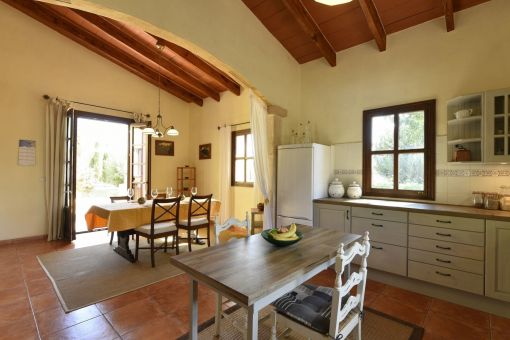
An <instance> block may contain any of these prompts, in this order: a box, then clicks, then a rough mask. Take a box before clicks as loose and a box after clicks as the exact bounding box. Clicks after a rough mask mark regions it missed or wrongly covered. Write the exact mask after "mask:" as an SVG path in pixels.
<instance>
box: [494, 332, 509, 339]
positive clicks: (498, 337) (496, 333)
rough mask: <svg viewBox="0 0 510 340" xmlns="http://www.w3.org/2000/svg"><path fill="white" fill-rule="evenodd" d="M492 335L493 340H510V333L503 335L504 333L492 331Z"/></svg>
mask: <svg viewBox="0 0 510 340" xmlns="http://www.w3.org/2000/svg"><path fill="white" fill-rule="evenodd" d="M491 334H492V337H491V339H492V340H510V333H503V332H498V331H495V330H492V331H491Z"/></svg>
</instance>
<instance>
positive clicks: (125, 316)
mask: <svg viewBox="0 0 510 340" xmlns="http://www.w3.org/2000/svg"><path fill="white" fill-rule="evenodd" d="M167 314H168V313H167V312H166V311H165V310H164V308H163V307H161V306H160V305H159V304H158V303H157V302H155V301H153V300H151V299H145V300H142V301H138V302H135V303H133V304H131V305H129V306H126V307H124V308H121V309H117V310H116V311H113V312H111V313H108V314H105V316H106V318H107V319H108V320H109V321H110V323H111V324H112V325H113V327H114V328H115V330H116V331H117V332H118V333H119V334H120V335H123V334H126V333H129V332H132V331H134V330H135V329H137V328H138V327H141V326H144V325H146V324H148V323H151V322H153V321H156V320H158V319H161V318H162V317H164V316H165V315H167Z"/></svg>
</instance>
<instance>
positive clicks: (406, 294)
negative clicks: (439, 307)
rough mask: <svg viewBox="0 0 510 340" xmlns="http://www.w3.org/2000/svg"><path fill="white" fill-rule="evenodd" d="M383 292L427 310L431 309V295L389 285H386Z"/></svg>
mask: <svg viewBox="0 0 510 340" xmlns="http://www.w3.org/2000/svg"><path fill="white" fill-rule="evenodd" d="M382 294H383V295H387V296H391V297H392V298H394V299H396V300H399V301H401V302H403V303H405V304H408V305H411V306H414V307H418V308H421V309H425V310H428V309H429V307H430V303H431V302H432V298H431V297H428V296H425V295H422V294H418V293H415V292H411V291H408V290H405V289H401V288H397V287H393V286H389V285H388V286H387V287H386V289H385V290H383V292H382Z"/></svg>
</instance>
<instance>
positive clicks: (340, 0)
mask: <svg viewBox="0 0 510 340" xmlns="http://www.w3.org/2000/svg"><path fill="white" fill-rule="evenodd" d="M351 1H352V0H315V2H319V3H321V4H324V5H328V6H336V5H341V4H346V3H348V2H351Z"/></svg>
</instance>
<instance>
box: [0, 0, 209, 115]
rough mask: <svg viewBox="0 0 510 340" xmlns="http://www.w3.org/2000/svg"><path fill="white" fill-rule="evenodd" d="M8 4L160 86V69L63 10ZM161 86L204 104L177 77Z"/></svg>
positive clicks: (12, 0) (28, 0)
mask: <svg viewBox="0 0 510 340" xmlns="http://www.w3.org/2000/svg"><path fill="white" fill-rule="evenodd" d="M1 1H3V2H5V3H6V4H8V5H10V6H12V7H14V8H16V9H18V10H19V11H21V12H23V13H25V14H26V15H28V16H30V17H32V18H33V19H35V20H37V21H39V22H40V23H42V24H44V25H46V26H48V27H49V28H51V29H53V30H55V31H57V32H58V33H60V34H62V35H64V36H65V37H67V38H69V39H71V40H73V41H75V42H76V43H78V44H80V45H82V46H83V47H85V48H87V49H89V50H91V51H93V52H95V53H97V54H99V55H100V56H102V57H104V58H106V59H108V60H110V61H112V62H114V63H115V64H117V65H119V66H121V67H122V68H124V69H126V70H128V71H129V72H131V73H133V74H135V75H137V76H139V77H141V78H142V79H144V80H146V81H148V82H150V83H151V84H153V85H155V86H158V85H159V82H158V76H159V75H158V73H157V72H156V71H154V70H152V69H151V68H149V67H148V66H147V65H145V64H142V63H141V62H139V61H138V60H136V59H134V58H132V57H130V56H128V55H126V54H125V53H124V52H122V51H119V50H118V49H116V48H114V47H113V46H111V45H110V44H108V43H107V42H105V41H103V40H102V39H100V38H98V37H96V36H94V35H93V34H91V33H89V32H88V31H86V30H85V29H83V28H81V27H79V26H77V25H75V24H74V23H72V22H70V21H68V20H67V19H65V18H62V17H61V16H60V15H59V14H57V13H55V12H54V11H52V10H51V9H50V8H48V7H46V5H43V4H42V3H38V2H36V1H32V0H1ZM161 88H162V89H163V90H165V91H167V92H168V93H170V94H172V95H174V96H176V97H178V98H179V99H182V100H184V101H185V102H187V103H194V104H196V105H198V106H203V100H202V98H200V97H199V96H197V95H195V94H194V93H191V92H190V91H188V90H186V89H184V88H182V87H181V86H179V85H177V84H175V83H174V82H173V81H171V80H169V79H167V78H165V77H161Z"/></svg>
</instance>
